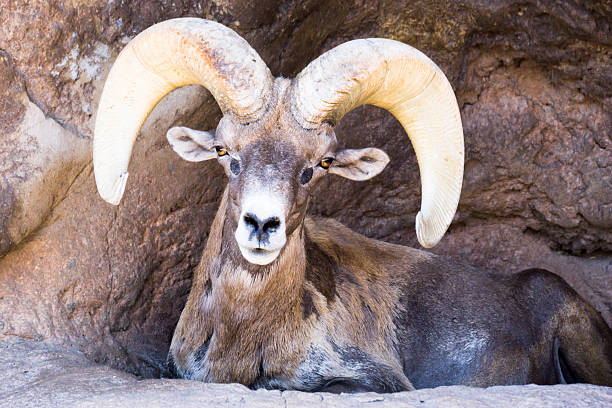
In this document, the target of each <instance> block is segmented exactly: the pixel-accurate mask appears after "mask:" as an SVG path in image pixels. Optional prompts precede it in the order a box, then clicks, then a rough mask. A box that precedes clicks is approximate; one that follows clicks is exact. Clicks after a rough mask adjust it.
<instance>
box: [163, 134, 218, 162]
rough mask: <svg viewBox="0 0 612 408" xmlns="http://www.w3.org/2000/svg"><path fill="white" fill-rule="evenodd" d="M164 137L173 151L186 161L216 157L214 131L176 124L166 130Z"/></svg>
mask: <svg viewBox="0 0 612 408" xmlns="http://www.w3.org/2000/svg"><path fill="white" fill-rule="evenodd" d="M166 138H168V142H170V145H171V146H172V148H173V149H174V151H175V152H177V153H178V155H179V156H181V157H182V158H183V159H185V160H187V161H190V162H199V161H204V160H210V159H214V158H216V157H217V152H216V151H215V132H214V131H208V132H204V131H201V130H193V129H189V128H186V127H182V126H177V127H173V128H171V129H170V130H168V133H166Z"/></svg>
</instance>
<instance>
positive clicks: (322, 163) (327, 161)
mask: <svg viewBox="0 0 612 408" xmlns="http://www.w3.org/2000/svg"><path fill="white" fill-rule="evenodd" d="M333 161H334V158H333V157H326V158H324V159H323V160H321V161H320V162H319V166H321V167H323V168H324V169H325V170H327V169H329V166H331V164H332V162H333Z"/></svg>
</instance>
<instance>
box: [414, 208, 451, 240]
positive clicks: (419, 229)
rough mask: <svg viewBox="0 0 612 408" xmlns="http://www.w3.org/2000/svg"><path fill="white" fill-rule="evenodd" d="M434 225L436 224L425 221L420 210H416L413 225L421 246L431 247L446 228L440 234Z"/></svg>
mask: <svg viewBox="0 0 612 408" xmlns="http://www.w3.org/2000/svg"><path fill="white" fill-rule="evenodd" d="M435 226H436V225H432V223H431V222H427V221H425V219H424V218H423V213H422V212H421V211H419V212H418V214H417V216H416V222H415V227H416V234H417V239H418V240H419V244H421V246H422V247H423V248H433V247H434V246H436V244H437V243H438V242H440V240H441V239H442V237H443V236H444V233H445V232H446V228H444V231H443V232H442V233H441V234H440V233H438V232H437V231H436V229H437V228H435Z"/></svg>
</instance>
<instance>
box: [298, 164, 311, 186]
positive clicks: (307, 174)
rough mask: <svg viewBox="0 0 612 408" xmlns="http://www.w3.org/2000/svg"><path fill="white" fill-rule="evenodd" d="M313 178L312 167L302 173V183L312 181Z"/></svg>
mask: <svg viewBox="0 0 612 408" xmlns="http://www.w3.org/2000/svg"><path fill="white" fill-rule="evenodd" d="M311 178H312V167H309V168H307V169H306V170H304V172H303V173H302V177H300V183H302V184H306V183H308V182H309V181H310V179H311Z"/></svg>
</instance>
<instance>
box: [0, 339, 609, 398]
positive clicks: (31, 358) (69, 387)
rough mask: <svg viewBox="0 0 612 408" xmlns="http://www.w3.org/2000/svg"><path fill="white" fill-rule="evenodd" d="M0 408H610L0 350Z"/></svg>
mask: <svg viewBox="0 0 612 408" xmlns="http://www.w3.org/2000/svg"><path fill="white" fill-rule="evenodd" d="M0 365H1V366H2V367H5V369H4V370H3V377H4V380H3V381H2V382H0V407H2V408H4V407H6V408H8V407H21V408H29V407H32V408H34V407H35V408H47V407H62V408H67V407H79V408H85V407H92V408H102V407H109V408H110V407H134V408H137V407H144V408H152V407H167V406H177V405H178V402H179V401H180V406H181V407H185V408H188V407H198V408H206V407H212V408H218V407H232V408H234V407H249V408H253V407H279V408H286V407H300V408H301V407H321V406H330V407H338V408H344V407H346V408H348V407H363V406H364V405H365V404H367V406H368V407H374V408H379V407H380V408H382V407H394V408H395V407H421V408H427V407H437V408H443V407H466V408H481V407H483V408H484V407H511V408H523V407H534V408H545V407H585V408H586V407H588V408H599V407H602V408H604V407H609V406H610V405H611V404H612V388H609V387H598V386H594V385H587V384H573V385H556V386H536V385H528V386H505V387H491V388H486V389H485V388H471V387H464V386H452V387H439V388H433V389H423V390H418V391H413V392H399V393H395V394H376V393H362V394H340V395H337V394H328V393H304V392H298V391H285V392H280V391H267V390H257V391H252V390H249V389H248V388H246V387H244V386H242V385H238V384H204V383H201V382H196V381H187V380H169V379H161V380H144V381H139V380H137V379H136V377H134V376H132V375H129V374H127V373H125V372H121V371H117V370H113V369H111V368H108V367H104V366H100V365H95V364H93V363H91V362H90V361H89V360H87V359H86V358H85V357H84V356H83V355H82V354H80V353H78V352H73V351H65V350H60V349H58V348H57V347H54V346H48V345H45V344H43V343H36V342H30V341H24V340H23V339H14V338H12V339H8V340H6V341H2V342H0Z"/></svg>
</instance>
